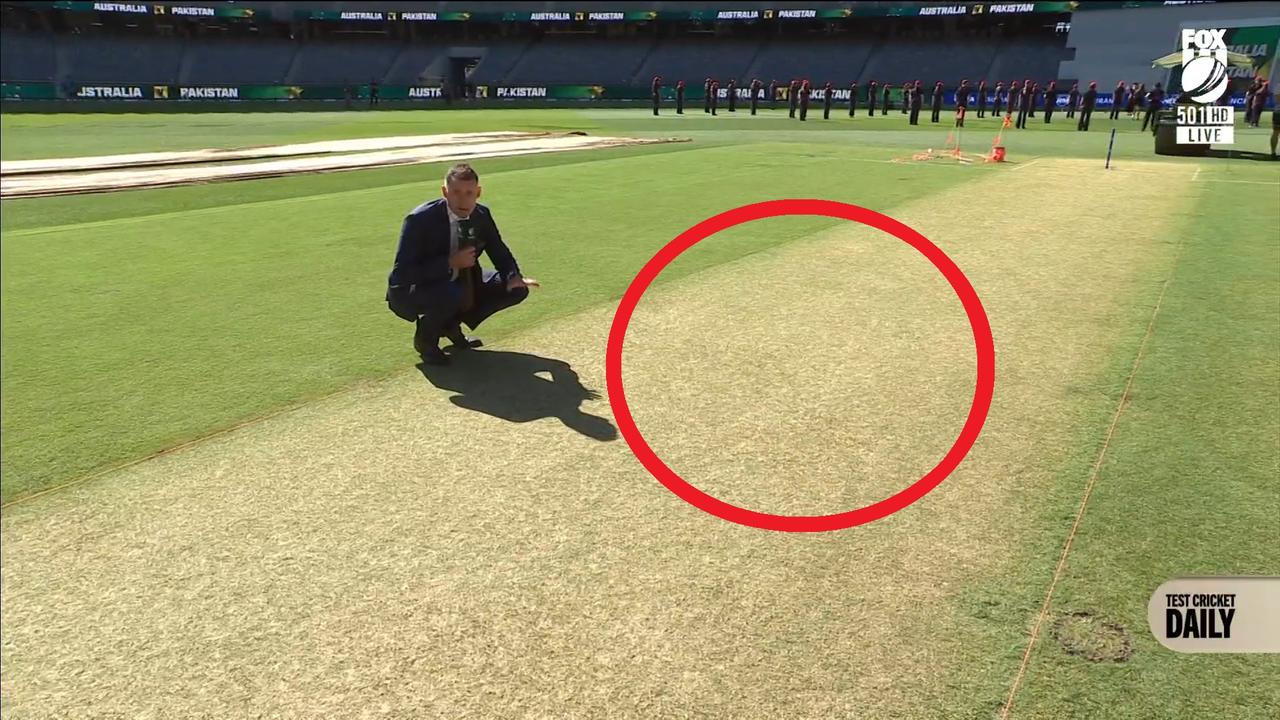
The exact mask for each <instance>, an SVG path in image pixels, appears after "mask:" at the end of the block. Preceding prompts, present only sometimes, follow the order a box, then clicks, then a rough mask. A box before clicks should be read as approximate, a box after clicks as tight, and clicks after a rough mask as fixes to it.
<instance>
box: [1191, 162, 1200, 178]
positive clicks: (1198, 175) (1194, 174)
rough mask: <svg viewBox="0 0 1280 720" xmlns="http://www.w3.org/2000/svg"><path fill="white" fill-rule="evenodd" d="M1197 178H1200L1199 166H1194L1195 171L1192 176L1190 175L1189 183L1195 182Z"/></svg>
mask: <svg viewBox="0 0 1280 720" xmlns="http://www.w3.org/2000/svg"><path fill="white" fill-rule="evenodd" d="M1198 177H1200V166H1199V165H1197V166H1196V171H1195V172H1194V173H1192V175H1191V182H1195V181H1196V178H1198Z"/></svg>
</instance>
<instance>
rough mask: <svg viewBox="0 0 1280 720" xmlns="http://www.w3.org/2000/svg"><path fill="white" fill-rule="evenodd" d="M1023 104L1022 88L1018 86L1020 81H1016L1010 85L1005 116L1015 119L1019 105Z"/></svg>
mask: <svg viewBox="0 0 1280 720" xmlns="http://www.w3.org/2000/svg"><path fill="white" fill-rule="evenodd" d="M1021 103H1022V87H1021V86H1020V85H1018V81H1017V80H1014V81H1013V82H1011V83H1009V102H1007V103H1005V110H1004V116H1005V117H1010V118H1011V117H1013V113H1014V112H1016V111H1017V109H1018V107H1017V106H1018V105H1019V104H1021Z"/></svg>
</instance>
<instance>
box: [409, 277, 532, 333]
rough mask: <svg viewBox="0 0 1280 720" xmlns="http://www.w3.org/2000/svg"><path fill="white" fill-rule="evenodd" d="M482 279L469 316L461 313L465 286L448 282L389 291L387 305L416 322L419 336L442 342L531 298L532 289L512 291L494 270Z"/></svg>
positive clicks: (468, 313) (467, 313) (477, 287)
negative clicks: (453, 332)
mask: <svg viewBox="0 0 1280 720" xmlns="http://www.w3.org/2000/svg"><path fill="white" fill-rule="evenodd" d="M482 276H483V278H484V282H481V283H479V284H478V285H477V286H476V289H475V304H474V306H473V307H472V308H471V309H470V310H468V311H467V312H465V313H464V312H460V309H461V307H462V283H461V282H450V281H448V280H446V281H444V282H438V283H433V284H431V285H418V286H413V287H412V288H410V289H409V290H408V291H407V292H399V289H392V290H388V291H387V306H388V307H390V308H391V311H392V312H394V313H395V314H396V315H397V316H399V317H400V318H402V319H404V320H409V319H410V318H414V319H415V321H416V322H417V325H418V329H417V332H416V333H415V336H416V337H418V338H421V339H423V340H425V341H426V342H428V343H431V342H433V341H434V342H437V343H438V342H439V341H440V336H442V335H444V334H445V332H446V331H447V330H448V329H449V328H451V327H453V326H454V325H457V324H458V323H466V325H467V327H469V328H471V329H472V330H474V329H475V328H477V327H479V325H480V323H482V322H484V321H485V320H486V319H487V318H489V317H490V316H491V315H493V314H494V313H496V312H498V311H500V310H505V309H507V308H509V307H513V306H515V305H519V304H520V303H521V302H523V301H524V299H525V298H526V297H528V296H529V290H528V288H516V289H515V290H511V291H508V290H507V284H506V282H505V281H504V280H503V279H502V276H501V275H499V274H498V273H497V272H495V271H493V270H483V271H482Z"/></svg>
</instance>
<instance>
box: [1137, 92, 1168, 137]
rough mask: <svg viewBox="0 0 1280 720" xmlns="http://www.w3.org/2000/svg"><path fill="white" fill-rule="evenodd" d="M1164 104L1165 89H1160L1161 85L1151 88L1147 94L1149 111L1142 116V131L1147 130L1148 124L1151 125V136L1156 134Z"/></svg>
mask: <svg viewBox="0 0 1280 720" xmlns="http://www.w3.org/2000/svg"><path fill="white" fill-rule="evenodd" d="M1163 102H1164V88H1162V87H1160V83H1156V86H1155V87H1153V88H1151V92H1149V93H1147V111H1146V112H1145V113H1143V114H1142V129H1143V130H1146V129H1147V123H1150V124H1151V134H1152V135H1154V134H1155V133H1156V121H1157V118H1158V117H1159V115H1158V113H1159V112H1160V107H1161V104H1162V103H1163Z"/></svg>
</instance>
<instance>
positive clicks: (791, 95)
mask: <svg viewBox="0 0 1280 720" xmlns="http://www.w3.org/2000/svg"><path fill="white" fill-rule="evenodd" d="M799 104H800V81H799V80H796V79H795V78H792V79H791V84H790V85H788V86H787V115H788V117H792V118H794V117H795V116H796V107H797V106H798V105H799Z"/></svg>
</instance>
